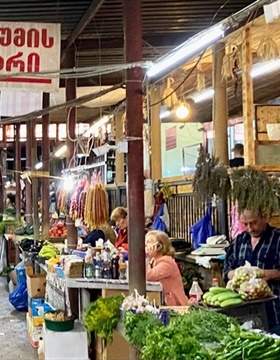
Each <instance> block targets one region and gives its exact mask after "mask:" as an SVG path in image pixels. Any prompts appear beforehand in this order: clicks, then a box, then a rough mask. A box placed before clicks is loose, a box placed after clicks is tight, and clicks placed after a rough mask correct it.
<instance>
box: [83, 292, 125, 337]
mask: <svg viewBox="0 0 280 360" xmlns="http://www.w3.org/2000/svg"><path fill="white" fill-rule="evenodd" d="M123 299H124V297H123V296H112V297H107V298H99V299H98V300H96V301H95V302H92V303H90V304H89V306H88V308H87V309H86V311H85V314H84V325H85V328H86V329H87V330H88V331H89V332H93V331H94V332H95V333H96V334H97V335H98V336H100V337H102V338H103V339H104V340H105V341H106V342H111V341H112V339H113V330H114V329H115V328H116V327H117V325H118V322H119V320H120V316H121V311H120V306H121V304H122V302H123Z"/></svg>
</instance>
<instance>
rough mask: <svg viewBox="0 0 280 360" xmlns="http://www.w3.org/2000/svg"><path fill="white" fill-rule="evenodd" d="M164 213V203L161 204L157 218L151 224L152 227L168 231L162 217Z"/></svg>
mask: <svg viewBox="0 0 280 360" xmlns="http://www.w3.org/2000/svg"><path fill="white" fill-rule="evenodd" d="M163 215H164V204H162V205H161V207H160V209H159V211H158V213H157V215H156V216H155V219H154V221H153V224H152V226H151V228H152V229H154V230H160V231H164V232H167V226H166V224H165V222H164V221H163V219H162V216H163Z"/></svg>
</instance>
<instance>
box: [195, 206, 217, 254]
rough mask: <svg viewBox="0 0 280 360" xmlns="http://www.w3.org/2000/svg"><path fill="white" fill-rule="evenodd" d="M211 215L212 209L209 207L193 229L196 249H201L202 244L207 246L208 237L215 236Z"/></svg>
mask: <svg viewBox="0 0 280 360" xmlns="http://www.w3.org/2000/svg"><path fill="white" fill-rule="evenodd" d="M211 214H212V208H211V206H210V205H209V206H208V207H207V210H206V214H205V215H204V216H203V217H202V218H201V219H200V220H198V221H197V222H196V223H195V224H194V225H193V226H192V227H191V234H192V246H193V248H194V249H197V248H199V247H200V246H201V244H205V243H206V240H207V238H208V237H210V236H213V235H215V229H214V226H213V225H212V219H211Z"/></svg>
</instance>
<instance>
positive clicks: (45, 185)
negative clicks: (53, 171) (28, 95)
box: [42, 93, 50, 239]
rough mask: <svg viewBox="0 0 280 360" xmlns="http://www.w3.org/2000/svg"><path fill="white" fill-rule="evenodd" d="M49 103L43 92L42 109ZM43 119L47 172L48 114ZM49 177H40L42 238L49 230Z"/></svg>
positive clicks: (43, 145) (48, 156)
mask: <svg viewBox="0 0 280 360" xmlns="http://www.w3.org/2000/svg"><path fill="white" fill-rule="evenodd" d="M49 105H50V94H49V93H43V109H45V108H47V107H49ZM42 121H43V139H42V162H43V168H42V170H43V171H45V172H47V173H49V171H50V139H49V114H46V115H44V116H43V118H42ZM49 202H50V191H49V178H47V177H44V178H43V179H42V238H43V239H47V238H48V232H49V222H50V219H49Z"/></svg>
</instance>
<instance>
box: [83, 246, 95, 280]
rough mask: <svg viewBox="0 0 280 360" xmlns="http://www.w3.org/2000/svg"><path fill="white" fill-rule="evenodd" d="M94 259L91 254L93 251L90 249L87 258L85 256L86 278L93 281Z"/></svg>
mask: <svg viewBox="0 0 280 360" xmlns="http://www.w3.org/2000/svg"><path fill="white" fill-rule="evenodd" d="M93 270H94V269H93V259H92V254H91V250H90V249H88V250H87V253H86V256H85V273H84V276H85V277H86V278H87V279H91V278H93Z"/></svg>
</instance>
